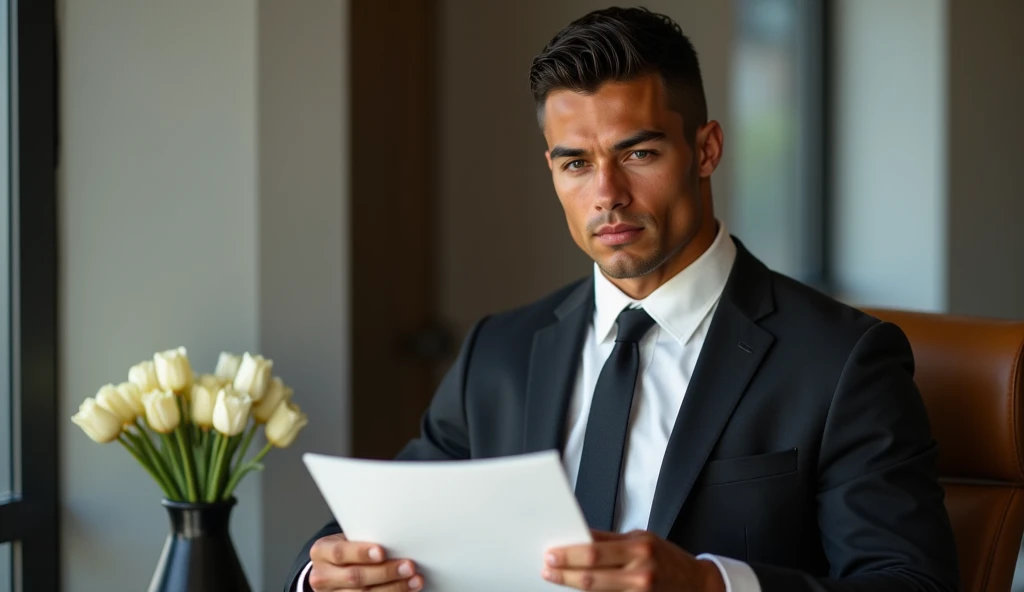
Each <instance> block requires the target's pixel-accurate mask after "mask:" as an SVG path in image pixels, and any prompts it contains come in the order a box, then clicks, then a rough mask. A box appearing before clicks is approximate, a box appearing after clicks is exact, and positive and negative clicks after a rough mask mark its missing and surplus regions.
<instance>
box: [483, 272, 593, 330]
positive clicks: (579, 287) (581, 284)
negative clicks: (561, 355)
mask: <svg viewBox="0 0 1024 592" xmlns="http://www.w3.org/2000/svg"><path fill="white" fill-rule="evenodd" d="M591 285H592V284H591V278H590V277H584V278H581V279H578V280H576V281H574V282H572V283H570V284H567V285H565V286H562V287H561V288H559V289H557V290H555V291H554V292H551V293H550V294H547V295H546V296H543V297H542V298H539V299H537V300H535V301H533V302H531V303H529V304H526V305H524V306H520V307H517V308H513V309H509V310H505V311H501V312H497V313H494V314H491V315H489V316H487V317H485V318H484V319H481V320H480V322H479V323H478V324H477V340H478V341H488V340H492V339H498V340H501V341H503V342H506V343H508V342H510V341H513V342H514V341H516V340H519V339H523V338H525V337H528V338H529V339H530V340H532V339H533V334H534V333H535V332H537V330H539V329H541V328H543V327H546V326H548V325H550V324H551V323H554V322H555V321H557V320H558V317H557V316H556V312H555V311H557V310H559V308H560V307H562V306H563V305H565V304H566V303H567V301H569V300H570V299H581V300H585V299H586V298H587V297H589V296H590V294H588V293H587V291H588V289H589V288H590V286H591Z"/></svg>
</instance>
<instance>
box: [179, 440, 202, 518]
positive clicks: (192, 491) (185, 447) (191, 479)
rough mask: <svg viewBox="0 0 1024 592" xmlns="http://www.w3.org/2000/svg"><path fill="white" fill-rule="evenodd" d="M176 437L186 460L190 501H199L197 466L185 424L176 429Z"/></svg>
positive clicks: (186, 482) (186, 478) (184, 467)
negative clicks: (193, 459)
mask: <svg viewBox="0 0 1024 592" xmlns="http://www.w3.org/2000/svg"><path fill="white" fill-rule="evenodd" d="M174 437H175V439H176V440H177V441H178V451H179V452H181V458H182V460H183V461H184V466H183V467H182V469H184V472H185V484H186V485H187V486H188V501H190V502H197V501H199V492H198V491H197V490H196V467H195V465H194V464H193V462H192V450H191V446H189V444H188V442H187V440H188V435H187V434H186V433H185V426H182V425H179V426H178V428H177V429H176V430H174Z"/></svg>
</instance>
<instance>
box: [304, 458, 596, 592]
mask: <svg viewBox="0 0 1024 592" xmlns="http://www.w3.org/2000/svg"><path fill="white" fill-rule="evenodd" d="M303 460H304V461H305V463H306V466H307V467H308V468H309V472H310V473H311V474H312V476H313V480H314V481H316V484H317V486H318V487H319V488H320V492H321V493H322V494H323V496H324V499H325V500H326V501H327V505H328V506H329V507H330V509H331V512H332V513H333V514H334V517H335V519H337V520H338V523H339V524H340V525H341V528H342V530H343V531H344V532H345V536H347V537H348V539H349V540H353V541H367V542H373V543H377V544H380V545H381V546H382V547H384V549H385V550H386V552H387V555H388V557H389V558H407V559H411V560H413V561H414V562H415V563H416V566H417V571H418V572H419V573H421V574H423V577H424V580H425V589H426V590H436V591H439V592H480V591H481V590H494V591H503V590H509V591H515V592H530V591H534V590H536V591H538V592H541V591H548V592H554V591H558V590H565V588H564V587H561V586H556V585H554V584H551V583H550V582H547V581H546V580H544V579H543V578H542V577H541V570H542V569H543V567H544V553H545V551H547V549H549V548H550V547H556V546H562V545H575V544H586V543H589V542H591V537H590V530H589V529H588V528H587V524H586V520H585V519H584V517H583V513H582V511H581V510H580V507H579V505H578V504H577V503H576V498H575V497H574V496H573V492H572V490H571V488H570V486H569V483H568V480H567V479H566V477H565V472H564V470H563V468H562V463H561V461H560V460H559V457H558V453H557V452H555V451H546V452H539V453H531V454H526V455H520V456H513V457H505V458H497V459H485V460H470V461H441V462H399V461H371V460H359V459H347V458H339V457H331V456H323V455H319V454H308V453H307V454H305V455H303Z"/></svg>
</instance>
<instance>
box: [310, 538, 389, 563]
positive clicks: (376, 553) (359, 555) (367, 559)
mask: <svg viewBox="0 0 1024 592" xmlns="http://www.w3.org/2000/svg"><path fill="white" fill-rule="evenodd" d="M309 558H310V560H312V561H313V563H314V564H315V563H317V562H321V563H329V564H331V565H353V564H364V563H380V562H381V561H383V560H384V550H383V549H381V547H380V545H376V544H373V543H356V542H352V541H350V540H348V539H347V538H345V535H343V534H335V535H331V536H326V537H323V538H322V539H319V540H317V541H316V542H315V543H313V548H311V549H310V550H309Z"/></svg>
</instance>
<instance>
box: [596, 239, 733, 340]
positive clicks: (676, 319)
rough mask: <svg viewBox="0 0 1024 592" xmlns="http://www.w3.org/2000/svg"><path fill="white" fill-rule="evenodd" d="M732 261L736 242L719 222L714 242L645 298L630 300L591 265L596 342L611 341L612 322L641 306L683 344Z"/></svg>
mask: <svg viewBox="0 0 1024 592" xmlns="http://www.w3.org/2000/svg"><path fill="white" fill-rule="evenodd" d="M735 260H736V243H734V242H733V240H732V237H731V236H729V233H728V231H726V228H725V223H723V222H719V225H718V234H717V235H716V236H715V240H714V242H712V243H711V246H710V247H708V250H707V251H704V253H703V254H701V256H700V257H698V258H697V260H696V261H694V262H693V263H691V264H690V265H689V266H688V267H686V268H685V269H683V270H682V271H680V272H679V273H677V274H676V275H675V276H673V277H672V278H670V279H669V280H668V281H667V282H665V283H664V284H662V285H661V286H659V287H658V289H656V290H655V291H654V292H652V293H651V294H650V295H649V296H648V297H647V298H644V299H643V300H633V299H632V298H630V297H629V296H627V295H626V294H624V293H623V292H622V290H619V289H618V288H617V287H616V286H615V284H613V283H612V282H611V280H609V279H608V278H607V277H605V275H604V274H603V273H602V272H601V270H600V268H599V267H598V266H597V264H596V263H595V264H594V330H595V335H596V336H597V339H598V343H601V342H604V341H605V340H608V339H612V338H614V334H613V333H612V330H613V329H614V328H615V319H616V318H618V316H619V313H620V312H622V309H624V308H626V307H627V306H635V307H642V308H643V309H644V310H646V311H647V314H649V315H651V318H653V319H654V321H655V322H656V323H657V324H658V326H659V327H661V328H662V329H664V330H665V332H666V333H668V334H669V335H670V336H671V337H672V338H673V339H675V340H676V341H677V342H679V343H680V344H683V345H685V344H686V342H687V341H689V340H690V338H691V337H693V334H694V332H695V331H696V330H697V327H698V326H699V325H700V323H701V321H703V320H704V317H706V316H707V315H708V313H709V312H710V311H711V309H712V308H714V305H715V304H716V303H717V302H718V299H719V298H720V297H721V296H722V291H723V290H724V289H725V283H726V281H727V280H728V279H729V272H730V271H731V270H732V265H733V262H734V261H735Z"/></svg>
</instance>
